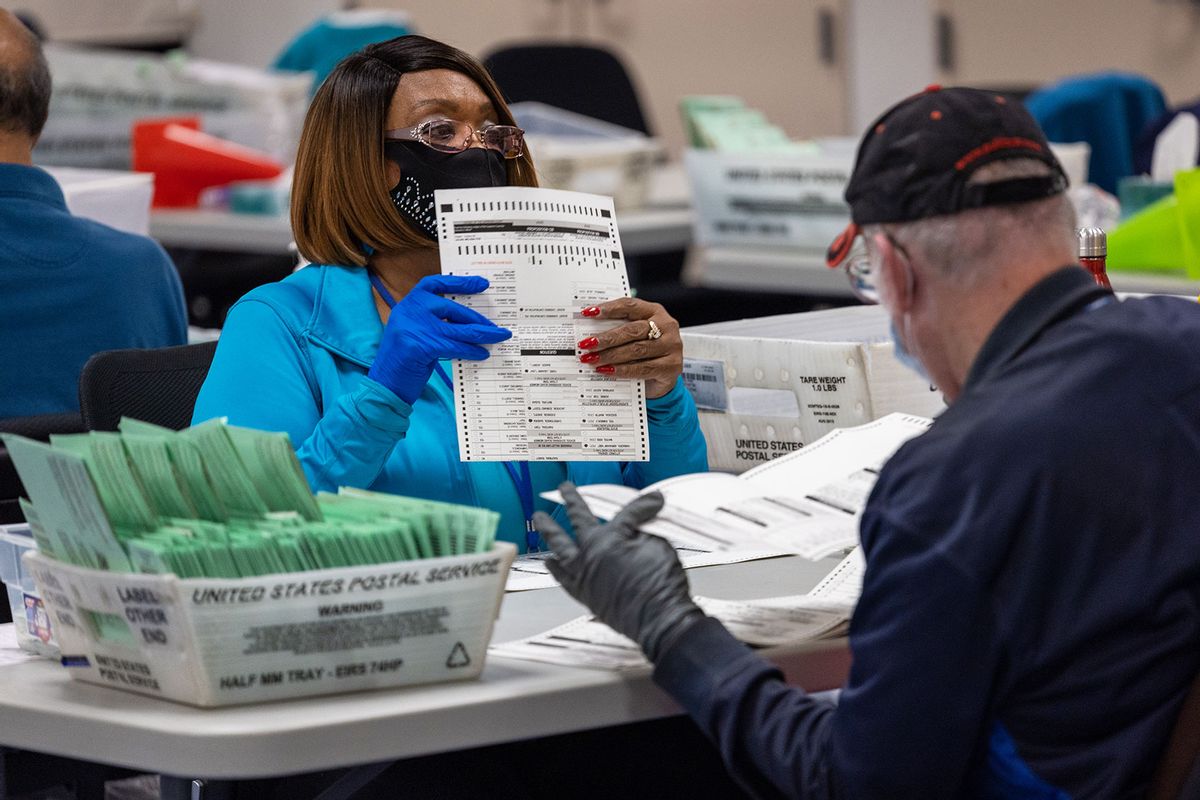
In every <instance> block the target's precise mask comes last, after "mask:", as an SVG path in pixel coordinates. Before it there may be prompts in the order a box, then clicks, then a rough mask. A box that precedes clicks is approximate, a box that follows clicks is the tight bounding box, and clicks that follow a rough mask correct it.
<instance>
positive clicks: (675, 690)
mask: <svg viewBox="0 0 1200 800" xmlns="http://www.w3.org/2000/svg"><path fill="white" fill-rule="evenodd" d="M1108 298H1109V295H1108V294H1107V293H1106V292H1103V291H1102V290H1100V289H1098V287H1096V286H1095V285H1094V284H1093V283H1092V281H1091V279H1090V278H1089V277H1088V276H1087V275H1086V273H1084V272H1083V271H1082V270H1080V269H1077V268H1074V267H1072V268H1070V269H1064V270H1062V271H1060V272H1058V273H1055V274H1053V275H1051V276H1049V277H1047V278H1046V279H1045V280H1043V281H1042V282H1041V283H1039V284H1038V285H1037V286H1035V287H1034V288H1033V289H1032V290H1030V291H1029V292H1028V293H1027V294H1026V295H1025V297H1024V298H1022V299H1021V300H1020V301H1018V302H1017V304H1016V305H1015V306H1014V307H1013V308H1012V309H1010V310H1009V312H1008V313H1007V314H1006V315H1005V317H1004V318H1003V319H1002V320H1001V321H1000V323H999V324H998V325H997V327H996V328H995V330H994V331H993V332H992V334H991V336H990V337H989V338H988V340H987V341H986V342H985V344H984V346H983V348H982V349H981V350H980V352H979V355H978V356H977V358H976V360H975V362H974V364H973V365H972V368H971V371H970V373H969V375H968V377H967V380H966V385H965V387H964V390H963V393H962V395H961V396H960V397H959V398H958V400H957V401H956V402H955V403H954V404H953V405H952V406H951V407H950V408H949V409H948V410H947V411H946V412H945V413H944V414H942V416H941V417H939V418H938V419H937V420H936V421H935V422H934V424H933V426H932V427H931V428H930V430H929V431H928V432H927V433H926V434H924V435H922V436H920V437H918V438H916V439H913V440H911V441H909V442H907V443H906V444H905V445H904V446H903V447H901V448H900V450H899V451H898V452H897V453H896V454H895V456H893V457H892V459H891V460H890V461H888V463H887V465H886V466H885V467H884V468H883V470H882V471H881V473H880V476H879V480H878V481H877V483H876V485H875V488H874V491H873V492H872V494H871V497H870V499H869V500H868V503H867V507H866V509H865V511H864V514H863V517H862V523H861V535H862V547H863V552H864V555H865V556H866V562H867V570H866V575H865V579H864V585H863V592H862V597H861V599H860V600H859V603H858V606H857V608H856V609H855V612H854V619H853V622H852V624H851V629H850V646H851V650H852V652H853V667H852V668H851V672H850V676H849V679H848V682H847V684H846V687H845V688H844V689H843V691H842V692H841V697H840V701H839V703H838V704H837V705H836V706H834V705H832V704H830V703H821V702H818V701H814V700H813V699H812V698H811V697H809V696H808V695H806V694H805V693H804V692H803V691H801V690H799V689H795V688H791V687H788V686H786V685H785V684H784V682H783V679H782V676H781V675H780V674H779V671H778V670H776V669H775V668H774V667H772V666H771V665H770V664H768V663H767V662H765V661H763V660H762V659H760V658H758V657H757V656H755V655H754V654H753V653H752V652H750V651H749V650H748V649H747V648H745V647H744V646H742V645H741V644H739V643H738V642H737V641H735V640H734V639H733V638H732V637H731V636H730V635H729V634H728V632H727V631H725V629H724V628H722V627H721V626H720V624H719V623H717V622H716V621H714V620H704V621H703V622H702V623H700V624H698V625H696V626H694V627H693V628H691V629H690V630H688V631H686V632H684V633H683V634H682V635H681V636H680V640H679V641H678V642H677V643H676V644H675V645H674V646H672V648H671V649H670V650H669V651H668V652H667V653H666V654H665V655H664V657H663V658H662V659H660V661H659V664H658V665H657V669H656V672H655V679H656V680H657V681H658V682H659V683H660V684H661V685H662V686H664V688H666V689H667V690H668V691H670V692H671V693H672V694H673V695H674V696H675V697H676V698H677V699H679V701H680V703H681V704H682V705H683V706H684V707H685V708H686V709H687V710H688V711H689V712H690V713H691V714H692V715H693V716H695V718H696V719H697V720H698V721H699V723H700V725H701V726H702V727H703V728H704V729H705V730H706V731H708V733H709V735H710V736H711V737H712V738H713V739H714V740H715V741H716V742H717V743H718V745H719V746H720V748H721V751H722V753H723V754H724V756H725V759H726V761H727V762H728V763H729V764H730V765H731V768H732V771H733V772H734V774H735V775H736V776H737V777H738V778H739V779H740V780H741V781H742V782H743V783H744V784H745V785H746V786H748V787H751V788H752V789H754V790H756V791H757V793H759V794H761V795H763V796H778V795H785V796H790V797H806V798H830V797H850V798H876V797H887V798H921V799H922V800H926V799H927V798H942V797H963V798H968V797H970V798H975V797H983V798H1016V797H1021V798H1066V797H1074V798H1090V797H1096V798H1099V797H1103V798H1110V797H1141V796H1143V795H1144V794H1145V791H1146V789H1147V788H1148V785H1149V781H1150V777H1151V774H1152V772H1153V770H1154V768H1155V765H1156V764H1157V762H1158V760H1159V759H1160V758H1161V756H1162V754H1163V751H1164V750H1165V747H1166V742H1167V737H1168V734H1169V732H1170V730H1171V728H1172V726H1173V725H1174V722H1175V719H1176V717H1177V715H1178V713H1179V710H1180V707H1181V705H1182V702H1183V698H1184V696H1185V694H1186V692H1187V689H1188V686H1189V685H1190V683H1191V682H1192V680H1193V678H1194V677H1195V676H1196V674H1197V672H1198V671H1200V546H1197V542H1198V541H1200V540H1198V536H1200V533H1198V532H1200V503H1198V502H1197V496H1198V495H1197V488H1196V487H1197V486H1200V358H1198V357H1197V353H1200V307H1198V306H1197V304H1196V303H1193V302H1188V301H1184V300H1180V299H1177V298H1167V297H1150V298H1146V299H1138V300H1126V301H1124V302H1111V301H1110V302H1107V303H1106V301H1107V300H1108Z"/></svg>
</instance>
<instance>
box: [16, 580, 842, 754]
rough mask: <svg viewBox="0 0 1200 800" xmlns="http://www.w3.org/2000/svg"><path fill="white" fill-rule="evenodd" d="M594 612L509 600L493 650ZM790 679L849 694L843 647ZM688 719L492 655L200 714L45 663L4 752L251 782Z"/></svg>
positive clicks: (544, 597)
mask: <svg viewBox="0 0 1200 800" xmlns="http://www.w3.org/2000/svg"><path fill="white" fill-rule="evenodd" d="M835 563H836V559H827V560H825V561H821V562H816V563H813V562H809V561H805V560H803V559H800V558H777V559H768V560H763V561H753V562H746V563H742V564H730V565H724V566H719V567H706V568H701V569H693V570H689V572H688V575H689V578H690V579H691V582H692V589H693V591H694V592H695V593H697V594H702V595H707V596H713V597H721V598H727V599H749V598H754V597H771V596H776V595H786V594H797V593H802V592H805V591H807V590H808V589H810V588H812V586H814V585H815V584H816V583H817V582H818V581H819V580H820V578H821V577H822V576H823V575H824V574H826V573H827V572H828V571H829V570H830V569H832V567H833V566H834V564H835ZM582 613H584V609H583V607H582V606H580V605H579V604H577V603H576V602H575V601H574V600H572V599H571V598H570V597H568V596H567V595H566V593H565V592H563V591H562V590H561V589H559V588H553V589H543V590H537V591H530V592H517V593H511V594H507V595H506V596H505V598H504V602H503V604H502V606H501V611H500V617H499V619H498V620H497V623H496V629H495V633H494V635H493V641H497V642H499V641H508V640H511V639H518V638H522V637H525V636H529V635H532V634H535V633H539V632H541V631H544V630H547V629H549V628H551V627H554V626H555V625H558V624H560V623H562V622H566V621H567V620H569V619H572V618H574V617H576V616H578V615H579V614H582ZM766 655H768V656H769V657H770V658H771V659H772V660H774V661H776V662H777V663H779V664H780V665H781V666H782V667H783V668H784V670H785V672H786V674H787V675H788V679H789V680H791V681H793V682H796V683H799V684H800V685H803V686H805V687H806V688H809V689H812V690H819V689H829V688H834V687H836V686H839V685H840V684H841V682H842V681H843V679H844V676H845V672H846V669H847V668H848V664H849V654H848V647H847V644H846V641H845V640H844V639H841V640H833V641H829V642H818V643H812V644H807V645H797V646H794V647H785V648H774V649H772V650H769V651H766ZM676 713H679V709H678V707H677V706H675V704H674V703H673V702H672V701H671V700H670V698H669V697H668V696H667V695H666V694H664V693H663V692H662V691H660V690H659V689H658V688H657V687H656V686H655V685H654V684H653V682H652V681H651V680H650V673H649V669H648V668H647V669H643V670H636V671H633V672H626V673H615V672H608V671H603V670H593V669H582V668H572V667H563V666H556V665H551V664H539V663H535V662H529V661H518V660H515V659H503V658H496V657H489V658H488V660H487V663H486V665H485V667H484V670H483V674H482V675H481V676H480V678H479V679H477V680H471V681H462V682H452V683H440V684H429V685H425V686H414V687H409V688H400V689H383V690H378V691H369V692H358V693H351V694H342V695H328V696H323V697H314V698H302V699H297V700H289V701H281V702H275V703H262V704H254V705H245V706H234V707H229V708H221V709H199V708H193V707H190V706H186V705H181V704H177V703H171V702H168V701H165V700H157V699H154V698H150V697H143V696H140V695H135V694H130V693H126V692H122V691H120V690H116V689H110V688H106V687H102V686H93V685H90V684H85V683H81V682H78V681H73V680H71V679H70V678H69V677H68V675H67V674H66V670H64V669H62V668H61V667H59V666H58V665H56V664H54V663H53V662H50V661H45V660H38V661H33V662H26V663H23V664H15V665H8V666H3V667H0V744H3V745H8V746H12V747H20V748H25V749H30V750H37V751H41V752H48V753H56V754H62V755H70V756H73V757H76V758H80V759H84V760H89V761H98V762H103V763H111V764H117V765H122V766H128V767H133V768H137V769H146V770H150V771H154V772H163V773H166V774H173V775H181V776H189V777H197V776H199V777H208V778H253V777H264V776H270V775H282V774H288V773H295V772H303V771H311V770H317V769H327V768H333V767H340V766H349V765H352V764H359V763H367V762H372V761H382V760H388V759H396V758H403V757H411V756H418V755H426V754H430V753H438V752H445V751H448V750H456V749H463V748H468V747H477V746H483V745H488V744H497V743H501V742H507V741H516V740H519V739H526V738H532V737H537V736H548V735H554V734H559V733H566V732H570V731H578V730H584V729H588V728H597V727H603V726H608V725H618V724H623V723H627V722H634V721H638V720H645V719H653V718H657V717H662V716H665V715H669V714H676Z"/></svg>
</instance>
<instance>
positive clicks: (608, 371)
mask: <svg viewBox="0 0 1200 800" xmlns="http://www.w3.org/2000/svg"><path fill="white" fill-rule="evenodd" d="M616 371H617V368H616V367H614V366H613V365H612V364H605V365H604V366H601V367H596V372H600V373H602V374H604V375H612V374H613V373H614V372H616Z"/></svg>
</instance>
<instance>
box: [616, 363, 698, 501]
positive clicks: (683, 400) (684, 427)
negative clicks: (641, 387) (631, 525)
mask: <svg viewBox="0 0 1200 800" xmlns="http://www.w3.org/2000/svg"><path fill="white" fill-rule="evenodd" d="M646 417H647V421H648V422H649V434H650V460H649V461H631V462H629V463H628V464H626V465H625V466H624V469H623V470H622V478H623V479H624V482H625V485H627V486H632V487H634V488H635V489H641V488H644V487H646V486H649V485H650V484H652V483H654V482H656V481H661V480H665V479H667V478H674V477H675V476H676V475H687V474H688V473H691V472H708V447H707V445H706V444H705V442H704V434H703V433H701V432H700V418H699V416H698V415H697V414H696V404H695V403H693V402H692V396H691V395H690V394H688V392H687V390H686V389H684V388H683V379H682V378H678V379H676V381H675V386H674V387H673V388H672V389H671V391H669V392H667V393H666V394H664V395H663V396H662V397H655V398H652V399H650V400H647V401H646Z"/></svg>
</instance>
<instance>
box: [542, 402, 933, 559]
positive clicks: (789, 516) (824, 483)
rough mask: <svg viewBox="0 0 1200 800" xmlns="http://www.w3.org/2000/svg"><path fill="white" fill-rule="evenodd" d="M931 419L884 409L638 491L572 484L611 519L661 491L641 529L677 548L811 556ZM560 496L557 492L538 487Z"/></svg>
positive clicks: (842, 527)
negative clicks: (741, 468) (783, 446)
mask: <svg viewBox="0 0 1200 800" xmlns="http://www.w3.org/2000/svg"><path fill="white" fill-rule="evenodd" d="M930 424H932V423H931V421H930V420H928V419H925V418H923V417H915V416H911V415H908V414H889V415H887V416H885V417H881V418H880V419H878V420H875V421H874V422H868V423H866V424H865V425H859V426H857V427H853V428H838V429H836V430H834V431H831V432H830V433H828V434H826V435H825V436H823V437H822V438H820V439H818V440H817V441H815V442H813V443H812V444H810V445H808V446H807V447H803V448H801V449H800V450H797V451H796V452H794V453H790V454H788V455H786V456H783V457H782V458H777V459H775V460H774V461H770V462H768V463H766V464H763V465H762V466H759V467H755V468H754V469H752V470H750V471H749V472H743V473H742V474H741V475H730V474H727V473H720V472H705V473H694V474H691V475H681V476H679V477H675V478H669V479H667V480H665V481H659V482H658V483H655V484H652V485H651V486H648V487H646V488H645V489H643V490H641V491H640V492H638V491H636V490H634V489H631V488H629V487H626V486H615V485H607V484H602V485H591V486H580V487H579V494H580V495H581V496H582V497H583V498H584V499H585V500H586V501H587V502H588V506H589V507H590V508H591V509H592V512H593V513H594V514H595V515H596V516H597V517H599V518H601V519H611V518H612V517H613V516H614V515H615V514H616V512H617V511H618V510H620V508H621V507H622V506H624V505H625V504H627V503H628V502H629V501H630V500H632V499H633V498H634V497H636V496H638V495H639V494H645V493H647V492H652V491H660V492H662V494H663V497H664V499H665V501H666V502H665V505H664V506H663V509H662V511H660V512H659V514H658V516H657V517H656V518H655V519H653V520H651V521H650V522H648V523H646V524H644V525H642V527H641V530H643V531H645V532H647V533H654V534H657V535H659V536H662V537H663V538H665V539H667V540H668V541H669V542H671V543H672V544H673V545H675V546H676V547H677V548H687V547H694V548H697V549H707V550H709V551H714V552H723V551H736V550H746V549H750V550H758V551H762V552H773V553H779V552H784V553H789V554H795V555H799V556H803V557H805V558H809V559H812V560H817V559H821V558H825V557H826V556H830V555H833V554H835V553H838V552H842V551H845V550H848V549H849V548H851V547H854V546H856V545H857V544H858V522H859V518H860V516H861V515H862V509H863V506H865V505H866V501H867V496H868V495H869V494H870V492H871V489H872V487H873V486H874V485H875V479H876V477H877V475H878V474H879V470H880V469H881V468H882V467H883V464H884V462H885V461H887V459H888V458H889V457H890V456H891V454H892V453H894V452H895V451H896V449H897V448H898V447H900V445H901V444H903V443H904V442H906V441H907V440H909V439H911V438H912V437H914V436H917V435H919V434H921V433H924V432H925V431H926V430H927V429H928V427H929V425H930ZM542 496H543V497H546V498H548V499H551V500H554V501H556V502H561V497H560V496H559V495H558V493H557V492H548V493H546V494H543V495H542Z"/></svg>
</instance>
